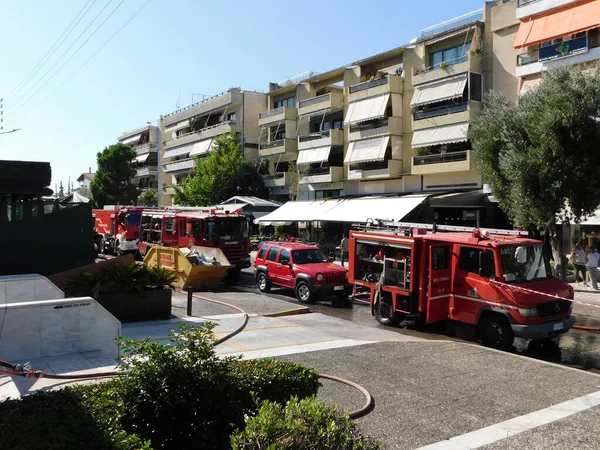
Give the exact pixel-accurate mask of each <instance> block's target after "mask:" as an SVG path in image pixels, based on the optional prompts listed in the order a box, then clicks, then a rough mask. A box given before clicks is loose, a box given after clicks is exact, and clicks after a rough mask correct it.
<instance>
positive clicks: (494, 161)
mask: <svg viewBox="0 0 600 450" xmlns="http://www.w3.org/2000/svg"><path fill="white" fill-rule="evenodd" d="M485 102H486V104H485V108H484V110H483V112H482V114H481V115H480V116H479V118H477V120H475V121H474V122H472V124H471V127H470V132H469V138H470V140H471V143H472V147H473V150H474V156H475V163H476V167H477V168H478V170H479V171H480V172H481V175H482V177H483V179H484V181H485V182H486V183H488V184H489V185H490V187H491V188H492V191H493V193H494V196H495V197H496V198H497V199H498V202H499V204H500V208H501V209H503V210H504V211H505V212H506V213H507V214H508V215H509V217H510V218H511V219H512V220H513V221H514V223H515V225H517V226H521V227H524V228H528V229H532V228H534V229H537V230H539V231H541V232H543V233H545V234H546V235H547V236H548V237H549V239H550V242H551V245H552V253H553V256H554V260H555V261H556V264H557V272H558V274H559V275H560V276H561V277H564V267H565V262H566V260H565V257H564V253H563V251H562V248H561V247H562V246H561V239H560V236H561V233H560V225H559V224H560V223H561V222H566V223H569V222H578V221H580V220H581V219H582V218H584V217H585V216H587V215H589V214H591V213H592V212H593V211H594V210H595V209H596V208H597V207H598V203H599V202H600V177H599V176H598V167H600V152H599V151H598V148H600V120H599V118H600V73H599V72H597V71H596V72H594V73H587V74H586V73H583V72H581V71H580V70H579V69H578V68H559V69H555V70H552V71H549V72H546V73H545V74H544V76H543V80H542V82H541V84H540V85H539V86H538V87H537V88H536V89H534V90H532V91H529V92H528V93H527V94H525V95H524V96H523V97H521V98H520V99H519V102H518V103H517V104H515V103H514V102H513V101H511V100H509V99H508V98H507V97H505V96H504V95H503V94H501V93H494V92H492V93H491V94H490V95H488V96H487V97H486V100H485Z"/></svg>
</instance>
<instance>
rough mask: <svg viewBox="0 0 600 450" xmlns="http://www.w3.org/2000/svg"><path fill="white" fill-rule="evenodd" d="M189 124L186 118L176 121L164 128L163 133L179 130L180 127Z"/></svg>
mask: <svg viewBox="0 0 600 450" xmlns="http://www.w3.org/2000/svg"><path fill="white" fill-rule="evenodd" d="M189 126H190V121H189V119H188V120H182V121H181V122H177V123H175V124H173V125H170V126H168V127H166V128H165V133H171V132H173V131H177V130H181V129H182V128H186V127H189Z"/></svg>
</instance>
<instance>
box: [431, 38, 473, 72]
mask: <svg viewBox="0 0 600 450" xmlns="http://www.w3.org/2000/svg"><path fill="white" fill-rule="evenodd" d="M470 49H471V43H470V42H467V43H466V44H465V45H457V46H455V47H450V48H446V49H444V50H438V51H437V52H432V53H430V54H429V66H430V67H432V68H434V69H438V68H439V67H440V66H441V64H442V63H448V64H456V63H459V62H462V61H466V59H467V53H468V52H469V50H470Z"/></svg>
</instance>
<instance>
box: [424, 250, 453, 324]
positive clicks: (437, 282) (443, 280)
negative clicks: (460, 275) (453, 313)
mask: <svg viewBox="0 0 600 450" xmlns="http://www.w3.org/2000/svg"><path fill="white" fill-rule="evenodd" d="M451 254H452V251H451V246H450V245H449V244H435V245H431V246H430V247H429V266H428V267H429V271H428V280H427V282H428V284H427V323H432V322H439V321H441V320H446V319H447V318H448V315H449V308H450V286H451V283H450V256H451Z"/></svg>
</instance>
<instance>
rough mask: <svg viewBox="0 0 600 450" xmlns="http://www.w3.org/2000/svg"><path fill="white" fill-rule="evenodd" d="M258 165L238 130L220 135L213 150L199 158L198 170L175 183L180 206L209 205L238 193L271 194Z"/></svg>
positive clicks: (174, 197) (196, 167) (195, 168)
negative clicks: (250, 159) (249, 156)
mask: <svg viewBox="0 0 600 450" xmlns="http://www.w3.org/2000/svg"><path fill="white" fill-rule="evenodd" d="M259 171H260V166H259V165H258V164H250V163H247V162H246V160H245V159H244V155H243V153H242V150H241V143H240V140H239V137H238V136H237V134H236V133H230V134H228V135H222V136H218V137H216V138H215V139H214V140H213V144H212V150H211V152H210V153H209V154H208V155H207V156H206V157H204V158H197V159H196V165H195V167H194V171H193V172H192V173H191V174H190V176H188V178H187V179H186V180H185V181H183V182H182V183H179V184H178V185H176V186H174V189H175V193H174V194H173V196H172V197H173V199H174V203H175V204H177V205H189V206H208V205H216V204H219V203H221V202H223V201H225V200H227V199H228V198H231V197H233V196H235V195H254V196H257V197H264V196H266V195H268V191H267V190H266V189H265V186H264V183H263V179H262V176H261V175H260V173H259Z"/></svg>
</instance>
